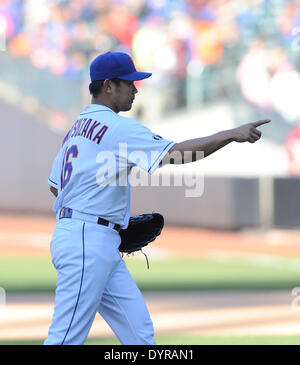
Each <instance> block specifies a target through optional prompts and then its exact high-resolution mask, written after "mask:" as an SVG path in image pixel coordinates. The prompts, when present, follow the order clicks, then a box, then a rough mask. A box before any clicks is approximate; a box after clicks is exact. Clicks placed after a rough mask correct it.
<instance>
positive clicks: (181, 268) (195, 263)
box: [0, 257, 300, 293]
mask: <svg viewBox="0 0 300 365" xmlns="http://www.w3.org/2000/svg"><path fill="white" fill-rule="evenodd" d="M149 259H150V269H149V270H148V269H147V267H146V262H145V260H144V259H141V258H138V257H128V258H127V257H125V260H126V262H127V266H128V268H129V270H130V272H131V273H132V275H133V277H134V278H135V280H136V281H137V284H138V285H139V287H140V288H141V289H142V290H210V289H211V290H218V289H233V290H239V289H243V290H251V289H286V288H288V289H290V288H293V287H298V286H300V258H277V257H275V258H274V257H273V258H272V257H258V258H255V257H249V258H245V257H243V258H231V257H224V258H210V259H189V260H187V259H168V260H154V259H151V257H149ZM55 282H56V271H55V269H54V268H53V267H52V264H51V261H50V259H48V258H23V257H22V258H21V257H19V258H17V257H15V258H12V257H1V258H0V287H2V288H4V289H5V291H6V292H7V293H9V292H18V291H23V292H48V291H53V290H54V289H55Z"/></svg>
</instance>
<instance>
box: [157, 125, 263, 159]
mask: <svg viewBox="0 0 300 365" xmlns="http://www.w3.org/2000/svg"><path fill="white" fill-rule="evenodd" d="M269 122H270V119H266V120H259V121H257V122H253V123H247V124H244V125H242V126H240V127H237V128H233V129H229V130H225V131H221V132H218V133H216V134H213V135H211V136H208V137H201V138H195V139H189V140H186V141H183V142H180V143H176V144H175V145H174V146H173V147H172V148H170V150H169V151H168V153H167V154H166V156H165V157H164V158H163V160H162V165H166V164H182V163H188V162H194V161H197V160H199V159H201V158H204V157H207V156H209V155H211V154H212V153H214V152H216V151H218V150H219V149H220V148H223V147H224V146H226V145H227V144H229V143H231V142H250V143H254V142H256V141H257V140H259V139H260V137H261V135H262V134H261V131H259V130H258V129H257V127H259V126H261V125H263V124H266V123H269ZM185 152H188V153H186V154H185ZM197 152H198V153H197ZM199 152H201V153H199Z"/></svg>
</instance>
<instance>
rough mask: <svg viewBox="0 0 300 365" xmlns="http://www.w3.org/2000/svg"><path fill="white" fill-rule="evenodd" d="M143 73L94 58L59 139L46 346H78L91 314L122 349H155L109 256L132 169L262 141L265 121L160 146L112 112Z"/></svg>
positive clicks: (115, 257) (146, 318)
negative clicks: (78, 108)
mask: <svg viewBox="0 0 300 365" xmlns="http://www.w3.org/2000/svg"><path fill="white" fill-rule="evenodd" d="M150 76H151V73H147V72H138V71H137V70H136V68H135V66H134V63H133V61H132V59H131V57H130V56H128V55H127V54H125V53H121V52H108V53H105V54H102V55H99V56H98V57H96V58H95V59H94V60H93V62H92V63H91V65H90V77H91V83H90V85H89V90H90V93H91V95H92V100H91V104H90V105H89V106H87V107H86V108H85V109H84V110H83V111H82V112H81V114H80V115H79V116H78V119H77V120H76V122H75V123H74V125H73V126H72V128H71V129H70V131H69V132H68V133H67V135H66V136H65V138H64V140H63V141H62V145H61V148H60V151H59V152H58V154H57V156H56V158H55V161H54V163H53V166H52V172H51V176H50V177H49V180H48V183H49V185H50V190H51V192H52V193H53V194H54V195H55V196H56V201H55V204H54V207H53V210H54V211H55V213H56V226H55V230H54V233H53V237H52V240H51V244H50V250H51V256H52V263H53V265H54V266H55V268H56V270H57V285H56V292H55V306H54V313H53V318H52V323H51V326H50V328H49V333H48V338H47V339H46V340H45V342H44V344H46V345H67V344H74V345H78V344H83V343H84V342H85V340H86V338H87V336H88V333H89V330H90V328H91V325H92V323H93V320H94V317H95V315H96V313H97V312H98V313H99V314H100V315H101V316H102V317H103V318H104V320H105V321H106V322H107V323H108V325H109V326H110V327H111V328H112V330H113V332H114V333H115V335H116V336H117V337H118V339H119V341H120V343H121V344H124V345H154V344H155V340H154V330H153V325H152V321H151V318H150V315H149V312H148V309H147V307H146V304H145V301H144V299H143V296H142V294H141V292H140V291H139V289H138V287H137V285H136V283H135V282H134V280H133V278H132V277H131V275H130V273H129V271H128V270H127V268H126V264H125V262H124V260H123V259H122V256H121V254H120V251H119V249H118V248H119V246H120V243H121V239H120V234H119V232H120V229H126V227H127V225H128V221H129V218H130V185H129V181H128V176H129V174H130V171H131V169H132V168H133V167H134V166H138V167H140V168H142V169H144V170H146V171H148V173H149V174H152V173H153V172H154V171H155V170H156V169H157V168H158V167H161V166H163V165H164V164H167V163H170V159H169V158H168V155H169V154H170V153H171V152H172V151H177V152H178V153H180V154H181V155H182V156H183V154H184V152H185V151H192V156H193V161H194V160H196V158H197V153H196V152H197V151H203V152H204V157H206V156H208V155H210V154H211V153H213V152H215V151H217V150H218V149H220V148H222V147H224V146H225V145H227V144H228V143H230V142H233V141H237V142H246V141H248V142H251V143H253V142H255V141H257V140H258V139H259V138H260V137H261V132H260V131H259V130H258V129H257V127H258V126H260V125H262V124H264V123H267V122H269V120H263V121H258V122H254V123H249V124H245V125H243V126H241V127H238V128H235V129H232V130H227V131H222V132H219V133H216V134H214V135H212V136H208V137H204V138H198V139H193V140H188V141H184V142H181V143H175V142H173V141H170V140H167V139H164V138H162V137H160V136H158V135H157V134H156V133H153V132H152V131H151V130H149V129H148V128H147V127H145V126H143V125H142V124H140V123H139V122H138V121H136V120H134V119H131V118H125V117H122V116H120V115H119V114H118V113H119V112H121V111H128V110H130V109H131V107H132V104H133V101H134V97H135V94H136V93H137V89H136V87H135V85H134V81H136V80H142V79H145V78H148V77H150ZM173 162H174V161H173ZM185 162H186V161H184V160H183V159H182V161H177V162H176V163H185Z"/></svg>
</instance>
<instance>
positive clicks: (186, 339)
mask: <svg viewBox="0 0 300 365" xmlns="http://www.w3.org/2000/svg"><path fill="white" fill-rule="evenodd" d="M156 342H157V344H158V345H300V337H299V336H184V335H177V336H156ZM42 344H43V341H42V340H40V341H0V345H42ZM85 345H120V342H119V341H118V340H117V339H115V338H90V339H88V340H87V341H86V342H85Z"/></svg>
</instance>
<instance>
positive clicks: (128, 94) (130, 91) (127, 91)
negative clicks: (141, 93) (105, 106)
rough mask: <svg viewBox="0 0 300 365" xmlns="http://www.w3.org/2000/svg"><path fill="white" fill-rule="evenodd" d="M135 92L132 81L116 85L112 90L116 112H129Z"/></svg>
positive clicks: (123, 81)
mask: <svg viewBox="0 0 300 365" xmlns="http://www.w3.org/2000/svg"><path fill="white" fill-rule="evenodd" d="M137 92H138V91H137V88H136V87H135V85H134V81H127V80H121V82H120V84H119V85H116V86H115V88H114V90H113V94H114V99H115V105H116V108H117V109H118V111H122V112H125V111H128V110H130V109H131V107H132V104H133V101H134V96H135V94H136V93H137Z"/></svg>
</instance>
